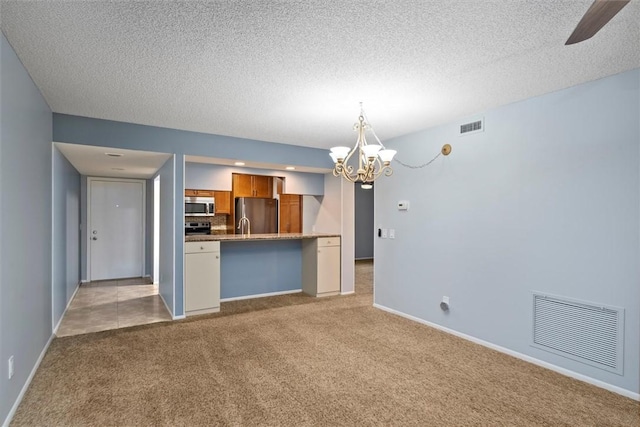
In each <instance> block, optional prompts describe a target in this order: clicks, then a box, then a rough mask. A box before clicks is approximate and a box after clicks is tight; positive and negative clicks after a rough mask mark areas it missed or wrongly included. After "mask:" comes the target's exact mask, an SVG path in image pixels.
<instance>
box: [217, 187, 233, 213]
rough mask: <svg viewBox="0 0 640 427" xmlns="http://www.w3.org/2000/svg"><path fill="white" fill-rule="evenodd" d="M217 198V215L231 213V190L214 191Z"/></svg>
mask: <svg viewBox="0 0 640 427" xmlns="http://www.w3.org/2000/svg"><path fill="white" fill-rule="evenodd" d="M214 197H215V198H216V215H217V214H227V215H230V214H231V191H214Z"/></svg>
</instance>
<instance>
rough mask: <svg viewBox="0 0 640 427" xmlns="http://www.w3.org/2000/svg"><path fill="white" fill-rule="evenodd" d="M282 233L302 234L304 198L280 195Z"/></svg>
mask: <svg viewBox="0 0 640 427" xmlns="http://www.w3.org/2000/svg"><path fill="white" fill-rule="evenodd" d="M280 233H302V196H300V195H298V194H281V195H280Z"/></svg>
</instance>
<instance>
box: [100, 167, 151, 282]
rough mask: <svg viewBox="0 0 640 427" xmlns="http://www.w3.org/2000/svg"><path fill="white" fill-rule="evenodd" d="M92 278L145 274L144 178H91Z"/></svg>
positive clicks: (114, 277) (102, 278)
mask: <svg viewBox="0 0 640 427" xmlns="http://www.w3.org/2000/svg"><path fill="white" fill-rule="evenodd" d="M88 230H89V257H90V262H89V267H90V277H91V280H104V279H118V278H123V277H141V276H143V273H144V239H143V238H144V181H134V180H127V181H118V180H106V179H105V180H103V179H99V178H89V228H88Z"/></svg>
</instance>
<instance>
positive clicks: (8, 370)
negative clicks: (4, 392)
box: [7, 356, 13, 379]
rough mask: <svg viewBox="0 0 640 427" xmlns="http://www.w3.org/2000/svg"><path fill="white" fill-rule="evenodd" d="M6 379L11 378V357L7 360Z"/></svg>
mask: <svg viewBox="0 0 640 427" xmlns="http://www.w3.org/2000/svg"><path fill="white" fill-rule="evenodd" d="M7 377H9V379H11V378H13V356H11V357H10V358H9V360H7Z"/></svg>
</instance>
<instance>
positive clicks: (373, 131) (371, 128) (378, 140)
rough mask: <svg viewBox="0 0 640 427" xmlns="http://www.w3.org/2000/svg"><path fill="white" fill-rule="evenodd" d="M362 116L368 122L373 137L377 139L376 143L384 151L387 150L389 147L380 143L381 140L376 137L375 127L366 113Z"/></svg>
mask: <svg viewBox="0 0 640 427" xmlns="http://www.w3.org/2000/svg"><path fill="white" fill-rule="evenodd" d="M361 114H362V116H363V117H364V119H365V120H366V121H367V123H368V124H369V130H370V131H371V134H372V135H373V137H374V138H375V139H376V142H377V143H378V144H379V145H380V146H381V147H382V149H383V150H386V149H387V147H385V146H384V144H383V143H382V141H380V138H378V135H376V131H375V130H373V126H371V122H370V121H369V119H368V118H367V115H366V114H365V113H364V111H363V112H362V113H361Z"/></svg>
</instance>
